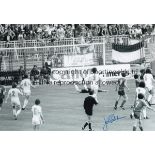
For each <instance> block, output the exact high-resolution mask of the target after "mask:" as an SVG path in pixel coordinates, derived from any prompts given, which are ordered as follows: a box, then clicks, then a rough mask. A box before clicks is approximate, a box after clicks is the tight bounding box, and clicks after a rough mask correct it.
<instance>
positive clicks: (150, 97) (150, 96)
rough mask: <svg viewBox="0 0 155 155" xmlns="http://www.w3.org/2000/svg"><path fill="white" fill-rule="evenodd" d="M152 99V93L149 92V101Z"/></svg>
mask: <svg viewBox="0 0 155 155" xmlns="http://www.w3.org/2000/svg"><path fill="white" fill-rule="evenodd" d="M151 99H152V95H151V94H149V96H148V99H147V101H148V102H149V103H150V102H151Z"/></svg>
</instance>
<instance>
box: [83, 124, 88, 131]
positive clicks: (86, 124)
mask: <svg viewBox="0 0 155 155" xmlns="http://www.w3.org/2000/svg"><path fill="white" fill-rule="evenodd" d="M87 125H88V122H86V123H85V124H84V126H83V127H82V130H84V129H85V128H86V126H87Z"/></svg>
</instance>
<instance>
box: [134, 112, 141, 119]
mask: <svg viewBox="0 0 155 155" xmlns="http://www.w3.org/2000/svg"><path fill="white" fill-rule="evenodd" d="M134 117H135V119H140V112H137V111H135V112H134Z"/></svg>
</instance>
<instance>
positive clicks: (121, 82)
mask: <svg viewBox="0 0 155 155" xmlns="http://www.w3.org/2000/svg"><path fill="white" fill-rule="evenodd" d="M125 77H126V74H125V73H124V72H123V73H122V78H120V79H119V80H118V84H117V86H116V91H117V90H118V95H119V96H118V98H117V100H116V102H115V106H114V109H115V110H116V109H117V105H118V102H119V100H120V99H121V97H123V102H122V104H121V106H120V107H121V108H122V109H123V110H125V108H124V104H125V103H126V101H127V99H128V97H127V95H126V93H125V88H127V89H128V90H129V88H128V87H127V84H126V82H127V81H126V79H125Z"/></svg>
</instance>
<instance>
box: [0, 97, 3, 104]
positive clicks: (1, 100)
mask: <svg viewBox="0 0 155 155" xmlns="http://www.w3.org/2000/svg"><path fill="white" fill-rule="evenodd" d="M2 104H3V98H0V106H2Z"/></svg>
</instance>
